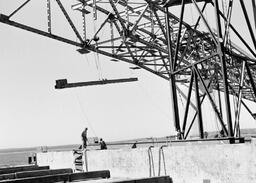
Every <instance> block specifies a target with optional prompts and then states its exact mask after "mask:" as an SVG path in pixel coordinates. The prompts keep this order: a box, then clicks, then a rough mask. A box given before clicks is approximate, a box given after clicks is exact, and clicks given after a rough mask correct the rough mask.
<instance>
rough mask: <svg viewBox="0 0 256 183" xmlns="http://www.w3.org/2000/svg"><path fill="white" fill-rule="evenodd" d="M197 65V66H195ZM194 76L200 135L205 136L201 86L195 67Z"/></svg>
mask: <svg viewBox="0 0 256 183" xmlns="http://www.w3.org/2000/svg"><path fill="white" fill-rule="evenodd" d="M195 67H196V66H195ZM193 72H194V78H195V98H196V106H197V114H198V115H197V119H198V127H199V135H200V138H201V139H203V138H204V127H203V120H202V110H201V103H200V94H199V87H198V75H197V73H196V72H195V70H194V69H193Z"/></svg>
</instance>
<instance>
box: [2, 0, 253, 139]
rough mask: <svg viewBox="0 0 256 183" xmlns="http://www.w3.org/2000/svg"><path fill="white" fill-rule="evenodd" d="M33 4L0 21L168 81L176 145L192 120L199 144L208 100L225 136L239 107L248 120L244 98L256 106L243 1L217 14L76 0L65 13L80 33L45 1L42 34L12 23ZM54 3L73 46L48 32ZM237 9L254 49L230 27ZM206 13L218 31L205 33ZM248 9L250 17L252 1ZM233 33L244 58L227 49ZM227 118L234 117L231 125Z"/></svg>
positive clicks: (156, 2) (210, 1)
mask: <svg viewBox="0 0 256 183" xmlns="http://www.w3.org/2000/svg"><path fill="white" fill-rule="evenodd" d="M31 1H32V0H27V1H25V2H24V3H23V4H21V5H20V6H19V7H17V9H16V10H15V11H14V12H13V13H11V14H10V15H5V14H0V22H2V23H4V24H8V25H11V26H14V27H18V28H20V29H24V30H27V31H30V32H33V33H36V34H39V35H42V36H45V37H49V38H51V39H55V40H58V41H62V42H65V43H67V44H71V45H74V46H77V47H79V50H78V51H79V52H80V53H81V54H86V53H89V52H97V53H98V54H103V55H105V56H108V57H111V58H112V61H118V60H120V61H124V62H128V63H131V64H134V65H135V67H134V68H142V69H145V70H147V71H149V72H151V73H153V74H155V75H158V76H160V77H162V78H163V79H166V80H168V81H169V82H170V89H171V98H172V101H171V102H172V115H173V116H174V126H175V129H176V131H177V132H178V133H179V135H180V136H179V137H180V138H181V139H186V138H187V137H188V134H189V131H190V129H191V126H192V125H193V124H194V121H195V119H196V118H197V121H198V126H199V136H200V138H204V120H203V119H202V111H203V109H202V103H203V102H204V99H205V98H206V97H207V98H208V99H209V101H210V105H211V106H212V108H213V110H214V111H215V114H216V116H217V117H218V121H219V123H220V125H221V126H222V129H223V132H224V134H225V135H226V136H228V137H239V136H240V126H239V121H240V120H239V117H240V110H241V106H244V107H245V108H246V109H247V110H248V112H249V113H250V114H251V115H253V116H254V114H253V112H252V111H251V110H250V109H249V108H248V107H247V105H246V103H245V102H244V99H247V100H250V101H254V102H255V101H256V86H255V81H256V66H255V63H256V52H255V50H256V39H255V35H254V31H255V30H254V28H253V26H252V22H253V21H256V20H255V16H254V17H253V18H251V17H249V15H248V13H247V8H246V5H245V3H244V2H243V0H237V1H235V2H233V0H225V1H226V3H228V6H226V7H227V9H226V11H225V12H224V10H221V8H220V5H219V2H220V0H165V1H161V0H77V3H76V4H70V6H71V7H72V9H73V10H74V11H77V14H79V16H80V17H81V22H82V26H80V28H81V30H79V29H77V27H78V26H77V25H75V24H74V18H72V17H71V13H70V12H68V11H67V9H68V8H67V7H65V6H64V5H63V4H62V3H64V2H61V0H45V3H46V5H47V6H45V7H46V12H47V17H45V19H46V20H47V22H48V24H47V30H41V29H37V28H34V27H32V26H28V25H27V24H23V23H20V22H17V21H15V18H14V17H18V14H17V15H16V13H17V12H19V11H20V10H21V9H23V8H24V7H25V6H26V5H27V4H29V3H30V2H31ZM53 3H56V4H57V6H58V7H59V8H60V10H61V12H62V13H63V14H64V17H65V19H66V21H67V22H68V24H67V25H69V26H70V27H71V29H72V31H73V33H74V35H75V36H76V37H77V40H78V41H74V40H71V39H68V38H67V37H65V36H61V35H59V34H55V33H54V32H53V29H52V27H54V24H53V22H52V9H53V8H52V7H53V6H52V4H53ZM65 3H67V2H65ZM235 3H238V4H239V6H240V8H241V11H242V12H243V16H244V17H243V19H244V25H245V26H247V28H248V30H249V33H250V35H249V37H250V39H251V41H252V44H253V47H251V46H250V45H249V44H248V43H247V41H246V40H245V39H244V38H243V35H242V34H241V33H240V32H239V31H238V30H237V29H236V27H235V26H233V25H232V23H231V17H232V13H234V12H232V10H233V7H234V4H235ZM188 5H189V6H192V7H193V8H194V10H193V11H195V12H197V13H198V15H199V16H198V17H197V20H196V22H195V23H194V24H193V25H192V24H191V23H187V22H186V21H185V20H184V17H185V12H186V11H187V10H186V9H185V8H186V6H188ZM55 7H56V6H55ZM173 7H175V8H177V9H179V14H178V15H175V14H174V13H173V11H170V9H171V8H173ZM206 7H207V8H209V9H212V11H213V12H214V17H213V19H214V20H211V22H214V24H215V29H216V30H215V29H214V28H212V26H210V23H209V21H208V20H207V18H206V16H205V14H204V11H205V9H206ZM69 8H70V7H69ZM252 10H253V13H254V15H256V8H255V2H254V0H252ZM0 13H1V12H0ZM14 15H16V16H14ZM35 16H36V15H35ZM89 16H91V17H92V19H93V20H94V21H97V22H101V23H100V26H98V27H97V28H96V29H94V31H92V30H91V29H90V28H89V27H90V26H88V17H89ZM76 18H77V17H76ZM199 24H200V25H201V24H202V25H203V26H204V30H203V29H202V30H201V29H200V28H199ZM200 27H201V26H200ZM231 34H232V35H234V36H235V37H236V38H237V39H239V40H240V42H241V43H242V44H243V45H244V47H246V48H247V50H248V51H249V54H247V53H246V52H245V51H243V50H241V49H240V48H238V47H237V46H236V45H235V44H234V43H233V42H232V39H231V36H230V35H231ZM178 83H185V84H187V85H188V93H187V94H186V96H185V97H186V99H187V101H186V107H185V112H184V116H182V117H181V115H180V114H179V105H178V101H177V92H178V91H179V88H178V87H177V84H178ZM199 85H201V86H202V87H203V90H201V89H200V87H199ZM212 89H215V90H216V91H220V92H223V93H224V102H225V109H223V108H222V107H221V103H222V99H221V97H220V96H219V101H218V102H215V101H214V100H213V97H212V96H211V90H212ZM192 94H195V99H196V100H195V105H192V104H191V95H192ZM230 94H231V95H234V96H236V97H237V103H236V104H235V105H236V111H235V112H234V113H235V114H232V112H231V109H230V108H231V107H230V105H231V104H230ZM192 106H194V109H195V111H196V112H195V115H194V118H193V119H192V121H190V122H188V113H189V110H191V108H192ZM223 113H225V115H223ZM223 116H226V119H224V117H223ZM232 116H235V117H233V118H234V119H233V120H232ZM226 124H227V126H226Z"/></svg>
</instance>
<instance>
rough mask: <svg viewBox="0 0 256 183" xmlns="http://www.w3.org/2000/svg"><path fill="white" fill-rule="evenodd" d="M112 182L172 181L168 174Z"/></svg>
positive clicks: (167, 182)
mask: <svg viewBox="0 0 256 183" xmlns="http://www.w3.org/2000/svg"><path fill="white" fill-rule="evenodd" d="M112 183H173V182H172V178H171V177H169V176H160V177H150V178H141V179H129V180H121V181H113V182H112Z"/></svg>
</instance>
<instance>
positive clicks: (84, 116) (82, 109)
mask: <svg viewBox="0 0 256 183" xmlns="http://www.w3.org/2000/svg"><path fill="white" fill-rule="evenodd" d="M74 95H75V98H76V99H77V103H78V105H79V108H80V111H81V114H82V118H83V120H84V121H86V122H87V123H88V125H89V127H90V129H91V130H92V133H93V134H94V135H95V137H98V136H97V134H96V132H95V130H94V129H93V126H92V124H91V123H90V120H89V118H88V116H87V115H86V113H85V107H84V105H82V103H81V100H80V98H79V96H78V93H77V92H75V93H74Z"/></svg>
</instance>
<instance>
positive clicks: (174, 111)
mask: <svg viewBox="0 0 256 183" xmlns="http://www.w3.org/2000/svg"><path fill="white" fill-rule="evenodd" d="M165 23H166V33H167V47H168V55H169V57H168V59H169V66H170V80H169V82H170V93H171V107H172V116H173V121H174V126H175V129H176V131H177V132H178V133H180V121H179V108H178V102H177V91H176V85H175V75H174V74H173V71H174V68H173V57H172V43H171V35H170V23H169V9H168V7H166V13H165Z"/></svg>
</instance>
